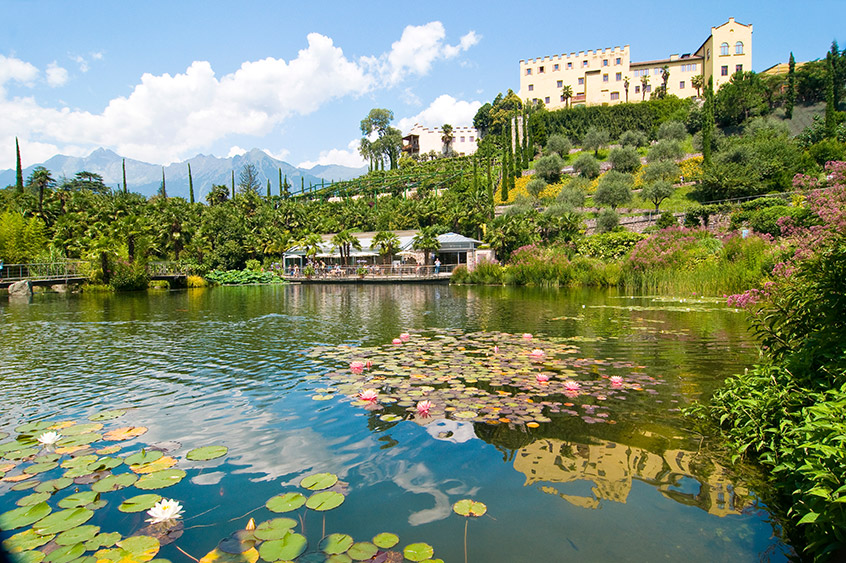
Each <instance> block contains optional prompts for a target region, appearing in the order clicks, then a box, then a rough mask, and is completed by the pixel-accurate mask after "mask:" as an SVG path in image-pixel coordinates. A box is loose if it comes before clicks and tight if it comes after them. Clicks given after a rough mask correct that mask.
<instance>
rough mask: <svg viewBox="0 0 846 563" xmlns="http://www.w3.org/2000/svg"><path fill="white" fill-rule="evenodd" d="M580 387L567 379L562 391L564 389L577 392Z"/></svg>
mask: <svg viewBox="0 0 846 563" xmlns="http://www.w3.org/2000/svg"><path fill="white" fill-rule="evenodd" d="M581 387H582V386H581V385H579V384H578V383H576V382H575V381H573V380H572V379H568V380H567V381H565V382H564V389H566V390H567V391H578V390H579V389H581Z"/></svg>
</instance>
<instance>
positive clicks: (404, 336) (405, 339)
mask: <svg viewBox="0 0 846 563" xmlns="http://www.w3.org/2000/svg"><path fill="white" fill-rule="evenodd" d="M410 339H411V335H410V334H408V333H407V332H403V333H402V334H400V340H402V341H403V342H408V341H409V340H410Z"/></svg>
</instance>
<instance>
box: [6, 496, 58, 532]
mask: <svg viewBox="0 0 846 563" xmlns="http://www.w3.org/2000/svg"><path fill="white" fill-rule="evenodd" d="M52 511H53V509H52V508H50V505H49V504H47V503H46V502H39V503H38V504H34V505H32V506H22V507H20V508H15V509H13V510H10V511H9V512H4V513H3V514H0V530H17V529H18V528H23V527H24V526H29V525H30V524H33V523H35V522H38V521H39V520H41V519H42V518H44V517H45V516H47V515H48V514H50V513H51V512H52Z"/></svg>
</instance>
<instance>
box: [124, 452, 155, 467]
mask: <svg viewBox="0 0 846 563" xmlns="http://www.w3.org/2000/svg"><path fill="white" fill-rule="evenodd" d="M163 455H164V454H163V453H162V452H160V451H158V450H141V451H140V452H138V453H134V454H132V455H131V456H128V457H126V458H124V460H123V461H124V463H126V465H129V466H133V465H143V464H147V463H153V462H154V461H156V460H157V459H159V458H161V457H162V456H163Z"/></svg>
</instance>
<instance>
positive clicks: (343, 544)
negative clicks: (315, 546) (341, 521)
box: [320, 534, 354, 555]
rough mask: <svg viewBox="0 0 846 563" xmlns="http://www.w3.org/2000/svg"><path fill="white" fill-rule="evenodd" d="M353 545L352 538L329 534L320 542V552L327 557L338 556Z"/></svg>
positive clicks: (344, 535) (345, 535)
mask: <svg viewBox="0 0 846 563" xmlns="http://www.w3.org/2000/svg"><path fill="white" fill-rule="evenodd" d="M353 543H354V541H353V539H352V536H349V535H347V534H329V535H328V536H326V537H325V538H323V540H322V541H321V542H320V550H321V551H323V553H326V554H327V555H338V554H341V553H346V551H347V550H348V549H349V548H351V547H352V545H353Z"/></svg>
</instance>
